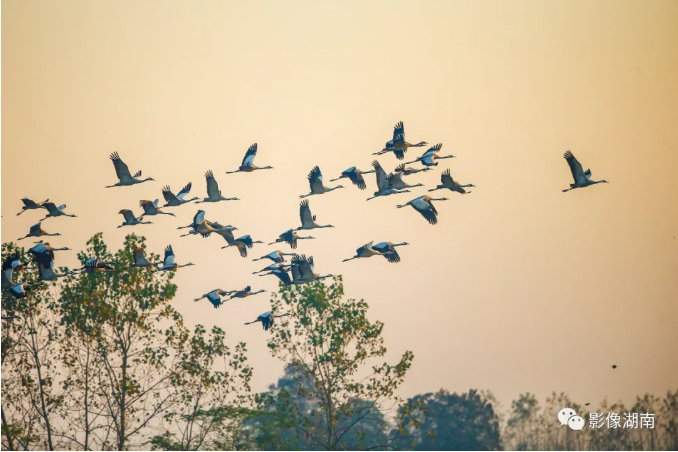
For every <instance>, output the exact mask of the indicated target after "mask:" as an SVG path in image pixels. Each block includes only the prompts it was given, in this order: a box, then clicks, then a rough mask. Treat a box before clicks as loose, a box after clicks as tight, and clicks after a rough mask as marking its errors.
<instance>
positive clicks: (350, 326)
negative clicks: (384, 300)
mask: <svg viewBox="0 0 678 452" xmlns="http://www.w3.org/2000/svg"><path fill="white" fill-rule="evenodd" d="M343 295H344V289H343V284H342V281H341V277H336V278H335V279H334V281H333V283H332V284H330V285H326V284H325V283H324V282H322V281H315V282H313V283H309V284H305V285H303V286H281V288H280V291H279V293H278V294H275V295H274V297H273V299H272V300H271V303H272V312H273V313H282V312H283V311H284V312H288V313H291V314H292V315H291V316H290V317H283V318H280V319H277V320H276V322H275V323H274V324H273V326H272V328H271V339H270V340H269V343H268V347H269V349H270V350H271V353H272V355H273V356H274V357H276V358H279V359H281V360H283V361H284V362H286V363H287V375H286V379H284V380H282V382H281V384H279V385H278V387H276V388H273V389H272V390H271V391H269V392H267V393H263V394H259V395H258V397H257V401H258V403H259V407H260V408H261V409H262V410H265V411H267V412H269V413H270V415H269V416H268V417H267V418H266V420H265V421H262V420H256V419H255V420H254V423H253V428H254V430H255V436H256V437H257V439H258V441H259V444H260V446H261V447H264V448H270V447H276V446H277V447H280V444H279V443H278V444H274V443H271V442H270V440H271V439H272V437H273V438H274V439H275V440H276V441H280V440H286V441H288V442H287V445H288V446H291V447H296V448H306V449H308V448H311V449H315V450H317V449H326V450H337V449H375V448H386V447H387V446H388V440H387V438H386V437H385V436H384V435H376V434H371V433H374V430H375V426H377V430H378V429H379V428H380V427H381V426H382V425H383V415H384V413H386V412H389V411H395V410H396V409H397V407H398V406H399V404H400V403H401V400H400V399H399V398H398V397H396V396H395V394H394V393H395V390H396V389H397V388H398V386H400V384H401V383H402V381H403V379H404V378H405V374H406V372H407V370H408V369H409V368H410V366H411V363H412V359H413V355H412V353H411V352H409V351H407V352H405V353H404V354H403V355H402V357H401V359H400V361H399V362H398V363H396V364H395V365H390V364H388V363H383V364H373V365H372V366H371V367H368V366H369V363H368V361H373V360H374V359H376V358H381V357H383V356H384V355H385V354H386V347H385V346H384V341H383V338H382V337H381V332H382V329H383V326H384V325H383V324H382V323H381V322H374V323H373V322H371V321H370V320H369V319H368V318H367V309H368V305H367V303H365V302H364V301H362V300H361V301H356V300H353V299H349V300H342V297H343ZM375 420H376V423H375ZM272 425H273V426H272ZM273 432H277V434H276V433H273Z"/></svg>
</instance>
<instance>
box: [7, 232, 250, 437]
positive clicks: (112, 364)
mask: <svg viewBox="0 0 678 452" xmlns="http://www.w3.org/2000/svg"><path fill="white" fill-rule="evenodd" d="M136 246H142V247H143V246H144V239H143V238H141V237H136V236H135V235H129V236H127V237H126V239H125V243H124V246H123V248H122V249H120V250H118V251H117V252H116V253H115V254H113V253H110V252H109V251H108V248H107V246H106V244H105V243H104V241H103V238H102V236H101V234H97V235H95V236H94V237H92V239H91V240H89V241H88V243H87V249H86V251H85V252H83V253H80V254H79V256H78V257H79V258H80V260H81V262H84V261H85V260H86V259H87V258H90V257H97V258H99V259H100V260H101V261H108V262H115V264H114V266H115V269H116V271H113V272H96V273H81V274H78V275H77V276H71V277H68V278H66V279H63V280H61V281H60V283H59V286H58V287H57V286H55V285H54V284H52V285H51V286H50V285H44V286H41V287H40V288H38V289H36V290H35V291H34V292H32V293H30V294H29V296H27V297H26V298H24V299H21V300H13V299H8V300H4V299H3V307H7V308H9V309H11V310H13V311H15V312H16V313H17V314H18V315H19V319H15V320H12V321H11V323H8V325H9V326H10V327H9V328H5V327H4V326H5V325H3V361H2V370H3V400H2V401H3V406H2V408H3V410H2V414H3V446H7V447H8V448H11V449H14V448H17V449H32V448H38V449H40V448H43V449H49V450H54V449H84V450H92V449H95V450H96V449H101V450H104V449H117V450H128V449H131V448H139V447H143V446H144V445H147V444H148V442H149V438H151V445H153V444H156V443H157V441H156V443H154V442H153V440H154V439H157V438H156V437H158V438H161V437H167V438H168V440H167V445H170V444H171V445H174V446H175V448H178V449H181V450H192V449H199V448H201V447H205V446H208V445H213V444H216V443H215V441H216V438H219V439H221V440H222V443H223V444H225V443H226V442H227V440H228V434H229V431H228V430H227V429H226V427H227V426H228V423H226V422H224V419H225V417H224V416H225V414H230V413H233V412H237V410H238V409H239V407H240V406H241V405H243V404H245V403H246V401H247V397H248V393H249V381H250V378H251V375H252V370H251V368H250V367H249V366H248V365H247V363H246V359H247V358H246V348H245V345H244V344H238V345H237V346H236V347H235V349H234V350H233V351H231V349H229V347H228V346H227V345H226V343H225V333H224V332H223V331H222V330H221V329H219V328H213V329H212V331H211V332H209V333H208V332H207V331H206V330H205V329H204V328H203V327H202V326H200V325H198V326H196V328H195V329H194V331H193V332H190V331H189V330H188V329H187V328H186V327H185V326H184V324H183V318H182V316H181V314H180V313H179V312H177V311H176V310H175V309H174V307H173V306H172V304H171V303H170V301H171V299H172V298H173V297H174V295H175V293H176V285H174V284H172V283H171V280H172V277H173V274H172V273H165V272H162V273H156V272H153V271H152V270H151V269H137V268H131V267H130V265H131V263H132V252H133V250H134V248H135V247H136ZM5 251H11V247H9V246H7V247H5V246H4V245H3V254H4V252H5ZM152 257H153V258H154V259H159V256H152ZM22 278H28V279H31V278H33V279H34V278H35V274H33V273H31V272H28V274H26V275H22ZM5 303H8V304H9V305H8V306H5ZM6 345H7V347H6ZM6 375H9V378H7V379H6V378H5V377H6ZM241 417H242V416H241ZM168 432H169V433H168Z"/></svg>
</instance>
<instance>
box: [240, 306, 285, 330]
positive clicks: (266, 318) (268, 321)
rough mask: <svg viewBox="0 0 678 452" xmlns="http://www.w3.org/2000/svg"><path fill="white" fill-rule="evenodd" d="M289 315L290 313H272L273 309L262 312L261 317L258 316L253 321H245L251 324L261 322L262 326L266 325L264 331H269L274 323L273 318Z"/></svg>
mask: <svg viewBox="0 0 678 452" xmlns="http://www.w3.org/2000/svg"><path fill="white" fill-rule="evenodd" d="M288 315H289V314H280V315H273V314H271V311H266V312H264V313H263V314H261V315H260V316H259V317H257V319H256V320H253V321H251V322H247V323H245V325H251V324H253V323H257V322H261V326H263V327H264V331H268V329H269V328H270V327H271V325H272V324H273V319H277V318H279V317H286V316H288Z"/></svg>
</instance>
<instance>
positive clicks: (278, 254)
mask: <svg viewBox="0 0 678 452" xmlns="http://www.w3.org/2000/svg"><path fill="white" fill-rule="evenodd" d="M284 256H296V254H294V253H283V252H282V251H271V252H270V253H268V254H267V255H265V256H261V257H260V258H257V259H252V260H253V261H261V260H264V259H270V260H272V261H273V262H285V257H284Z"/></svg>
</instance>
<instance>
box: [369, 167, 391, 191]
mask: <svg viewBox="0 0 678 452" xmlns="http://www.w3.org/2000/svg"><path fill="white" fill-rule="evenodd" d="M372 166H373V167H374V172H375V174H376V175H377V189H378V190H379V191H384V190H386V189H387V188H388V187H389V184H388V176H387V175H386V171H384V168H382V167H381V165H380V164H379V162H378V161H376V160H375V161H373V162H372Z"/></svg>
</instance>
